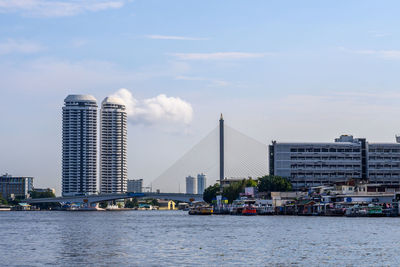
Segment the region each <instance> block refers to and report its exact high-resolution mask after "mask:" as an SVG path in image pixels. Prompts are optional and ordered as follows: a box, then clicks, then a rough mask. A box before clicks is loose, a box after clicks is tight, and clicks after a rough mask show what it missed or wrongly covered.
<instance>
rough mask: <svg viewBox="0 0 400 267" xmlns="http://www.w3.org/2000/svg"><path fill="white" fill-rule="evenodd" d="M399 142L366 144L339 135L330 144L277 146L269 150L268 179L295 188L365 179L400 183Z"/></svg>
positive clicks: (363, 141) (351, 137)
mask: <svg viewBox="0 0 400 267" xmlns="http://www.w3.org/2000/svg"><path fill="white" fill-rule="evenodd" d="M399 141H400V139H399V138H396V143H368V142H367V141H366V139H365V138H353V136H351V135H342V136H340V137H339V138H337V139H335V142H330V143H279V142H276V141H273V142H272V144H271V145H270V146H269V169H270V174H271V175H278V176H282V177H286V178H288V179H290V181H291V182H292V184H293V187H294V188H302V187H309V186H318V185H325V184H332V183H335V182H342V181H343V182H345V181H347V180H349V179H364V180H367V179H368V180H369V181H370V182H371V183H381V184H383V183H385V184H399V183H400V143H399Z"/></svg>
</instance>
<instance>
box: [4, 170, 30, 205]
mask: <svg viewBox="0 0 400 267" xmlns="http://www.w3.org/2000/svg"><path fill="white" fill-rule="evenodd" d="M32 189H33V177H14V176H12V175H10V174H7V173H6V174H4V175H3V176H0V194H1V195H2V196H3V197H4V198H6V199H10V198H13V197H15V198H27V197H28V196H29V192H30V191H32Z"/></svg>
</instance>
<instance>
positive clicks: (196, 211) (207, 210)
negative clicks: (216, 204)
mask: <svg viewBox="0 0 400 267" xmlns="http://www.w3.org/2000/svg"><path fill="white" fill-rule="evenodd" d="M211 214H213V208H212V207H207V206H200V207H194V208H192V209H190V210H189V215H211Z"/></svg>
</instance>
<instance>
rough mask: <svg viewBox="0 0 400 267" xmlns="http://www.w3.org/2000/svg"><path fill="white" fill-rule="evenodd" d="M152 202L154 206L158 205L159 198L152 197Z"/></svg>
mask: <svg viewBox="0 0 400 267" xmlns="http://www.w3.org/2000/svg"><path fill="white" fill-rule="evenodd" d="M150 204H151V205H152V206H158V200H157V199H152V200H151V201H150Z"/></svg>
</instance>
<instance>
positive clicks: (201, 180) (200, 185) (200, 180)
mask: <svg viewBox="0 0 400 267" xmlns="http://www.w3.org/2000/svg"><path fill="white" fill-rule="evenodd" d="M206 184H207V180H206V175H205V174H203V173H200V174H197V194H203V192H204V189H206Z"/></svg>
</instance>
